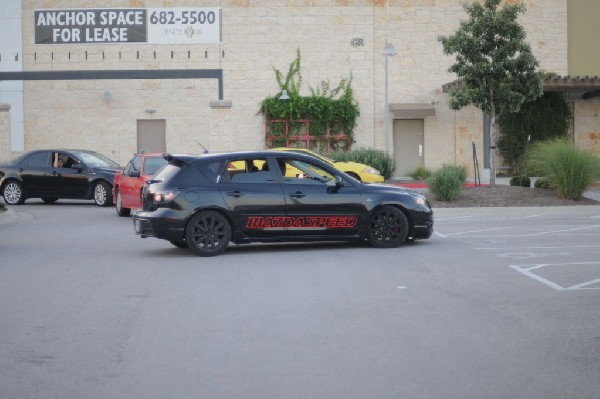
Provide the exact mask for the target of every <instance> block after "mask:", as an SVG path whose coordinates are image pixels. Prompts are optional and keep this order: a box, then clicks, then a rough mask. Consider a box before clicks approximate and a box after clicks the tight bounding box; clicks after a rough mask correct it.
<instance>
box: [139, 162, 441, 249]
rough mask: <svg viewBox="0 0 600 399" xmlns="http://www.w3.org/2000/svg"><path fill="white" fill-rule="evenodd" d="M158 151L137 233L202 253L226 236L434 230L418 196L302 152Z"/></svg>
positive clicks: (387, 238) (292, 237) (344, 236)
mask: <svg viewBox="0 0 600 399" xmlns="http://www.w3.org/2000/svg"><path fill="white" fill-rule="evenodd" d="M164 156H165V158H166V159H167V161H168V163H167V165H165V166H164V167H163V168H162V169H161V170H160V171H158V172H157V174H155V175H154V177H153V178H152V180H149V181H148V182H147V183H146V185H145V187H144V190H143V193H142V199H143V203H142V210H140V211H139V212H137V213H135V214H134V217H133V223H134V230H135V233H136V234H138V235H140V236H141V237H142V238H146V237H157V238H161V239H164V240H168V241H170V242H171V243H172V244H173V245H175V246H177V247H182V248H183V247H189V248H190V249H191V250H192V251H194V252H195V253H196V254H198V255H200V256H213V255H217V254H220V253H221V252H223V251H224V250H225V249H226V248H227V246H228V245H229V243H230V242H234V243H236V244H242V243H251V242H282V241H342V240H344V241H346V240H366V241H368V242H369V243H370V244H371V245H372V246H374V247H379V248H391V247H396V246H398V245H401V244H402V243H404V242H406V241H412V240H415V239H425V238H429V237H430V236H431V234H432V233H433V212H432V210H431V207H430V205H429V203H428V202H427V200H426V198H425V197H424V196H423V195H421V194H419V193H418V192H416V191H413V190H409V189H405V188H400V187H395V186H391V185H385V184H364V183H361V182H359V181H358V180H355V179H353V178H352V177H350V176H348V175H346V174H345V173H343V172H340V171H338V170H337V169H334V168H333V167H331V166H330V165H329V164H327V163H324V162H322V161H320V160H318V159H316V158H314V157H311V156H308V155H304V154H298V153H293V152H289V151H288V152H283V151H281V152H275V151H260V152H238V153H225V154H206V155H200V156H192V155H169V154H165V155H164ZM290 172H292V173H290ZM286 174H287V175H286ZM290 175H293V176H290Z"/></svg>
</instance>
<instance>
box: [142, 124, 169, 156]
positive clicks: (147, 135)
mask: <svg viewBox="0 0 600 399" xmlns="http://www.w3.org/2000/svg"><path fill="white" fill-rule="evenodd" d="M166 131H167V121H166V120H164V119H138V121H137V151H138V152H142V151H143V152H159V153H160V152H166V151H167V142H166Z"/></svg>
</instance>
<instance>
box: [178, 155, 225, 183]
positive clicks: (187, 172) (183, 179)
mask: <svg viewBox="0 0 600 399" xmlns="http://www.w3.org/2000/svg"><path fill="white" fill-rule="evenodd" d="M222 165H223V161H214V162H195V163H193V164H192V165H190V166H188V167H187V168H184V169H182V170H181V172H180V173H179V174H178V175H177V176H176V177H175V183H174V184H175V185H176V186H177V187H194V186H198V185H202V184H208V183H217V182H218V180H219V179H218V178H219V172H220V171H221V167H222ZM169 166H170V165H169Z"/></svg>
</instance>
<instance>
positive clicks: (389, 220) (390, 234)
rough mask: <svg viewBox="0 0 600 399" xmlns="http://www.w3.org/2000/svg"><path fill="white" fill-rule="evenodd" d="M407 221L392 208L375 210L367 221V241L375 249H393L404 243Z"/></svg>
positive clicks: (397, 210) (400, 213)
mask: <svg viewBox="0 0 600 399" xmlns="http://www.w3.org/2000/svg"><path fill="white" fill-rule="evenodd" d="M407 235H408V220H407V219H406V216H405V215H404V213H403V212H402V211H401V210H400V209H398V208H395V207H393V206H382V207H381V208H378V209H376V210H375V211H374V212H373V213H372V214H371V218H370V220H369V232H368V235H367V240H368V242H369V244H371V246H373V247H375V248H394V247H397V246H399V245H401V244H402V243H404V242H405V241H406V237H407Z"/></svg>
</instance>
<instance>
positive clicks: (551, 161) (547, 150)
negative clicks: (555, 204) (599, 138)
mask: <svg viewBox="0 0 600 399" xmlns="http://www.w3.org/2000/svg"><path fill="white" fill-rule="evenodd" d="M527 172H528V174H529V175H530V176H542V177H545V178H546V179H548V182H549V183H550V185H551V186H552V187H554V188H555V190H556V193H557V194H558V195H559V196H560V197H562V198H566V199H571V200H578V199H580V198H581V196H582V194H583V192H584V191H585V190H586V188H587V187H588V186H589V185H590V184H591V183H593V182H594V181H595V180H596V179H598V178H599V177H600V158H598V157H596V156H594V155H593V154H592V153H590V152H588V151H585V150H581V149H578V148H576V147H575V145H574V144H573V143H572V142H570V141H569V140H567V139H554V140H547V141H542V142H538V143H535V145H533V146H532V148H531V151H530V153H529V161H528V163H527Z"/></svg>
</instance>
